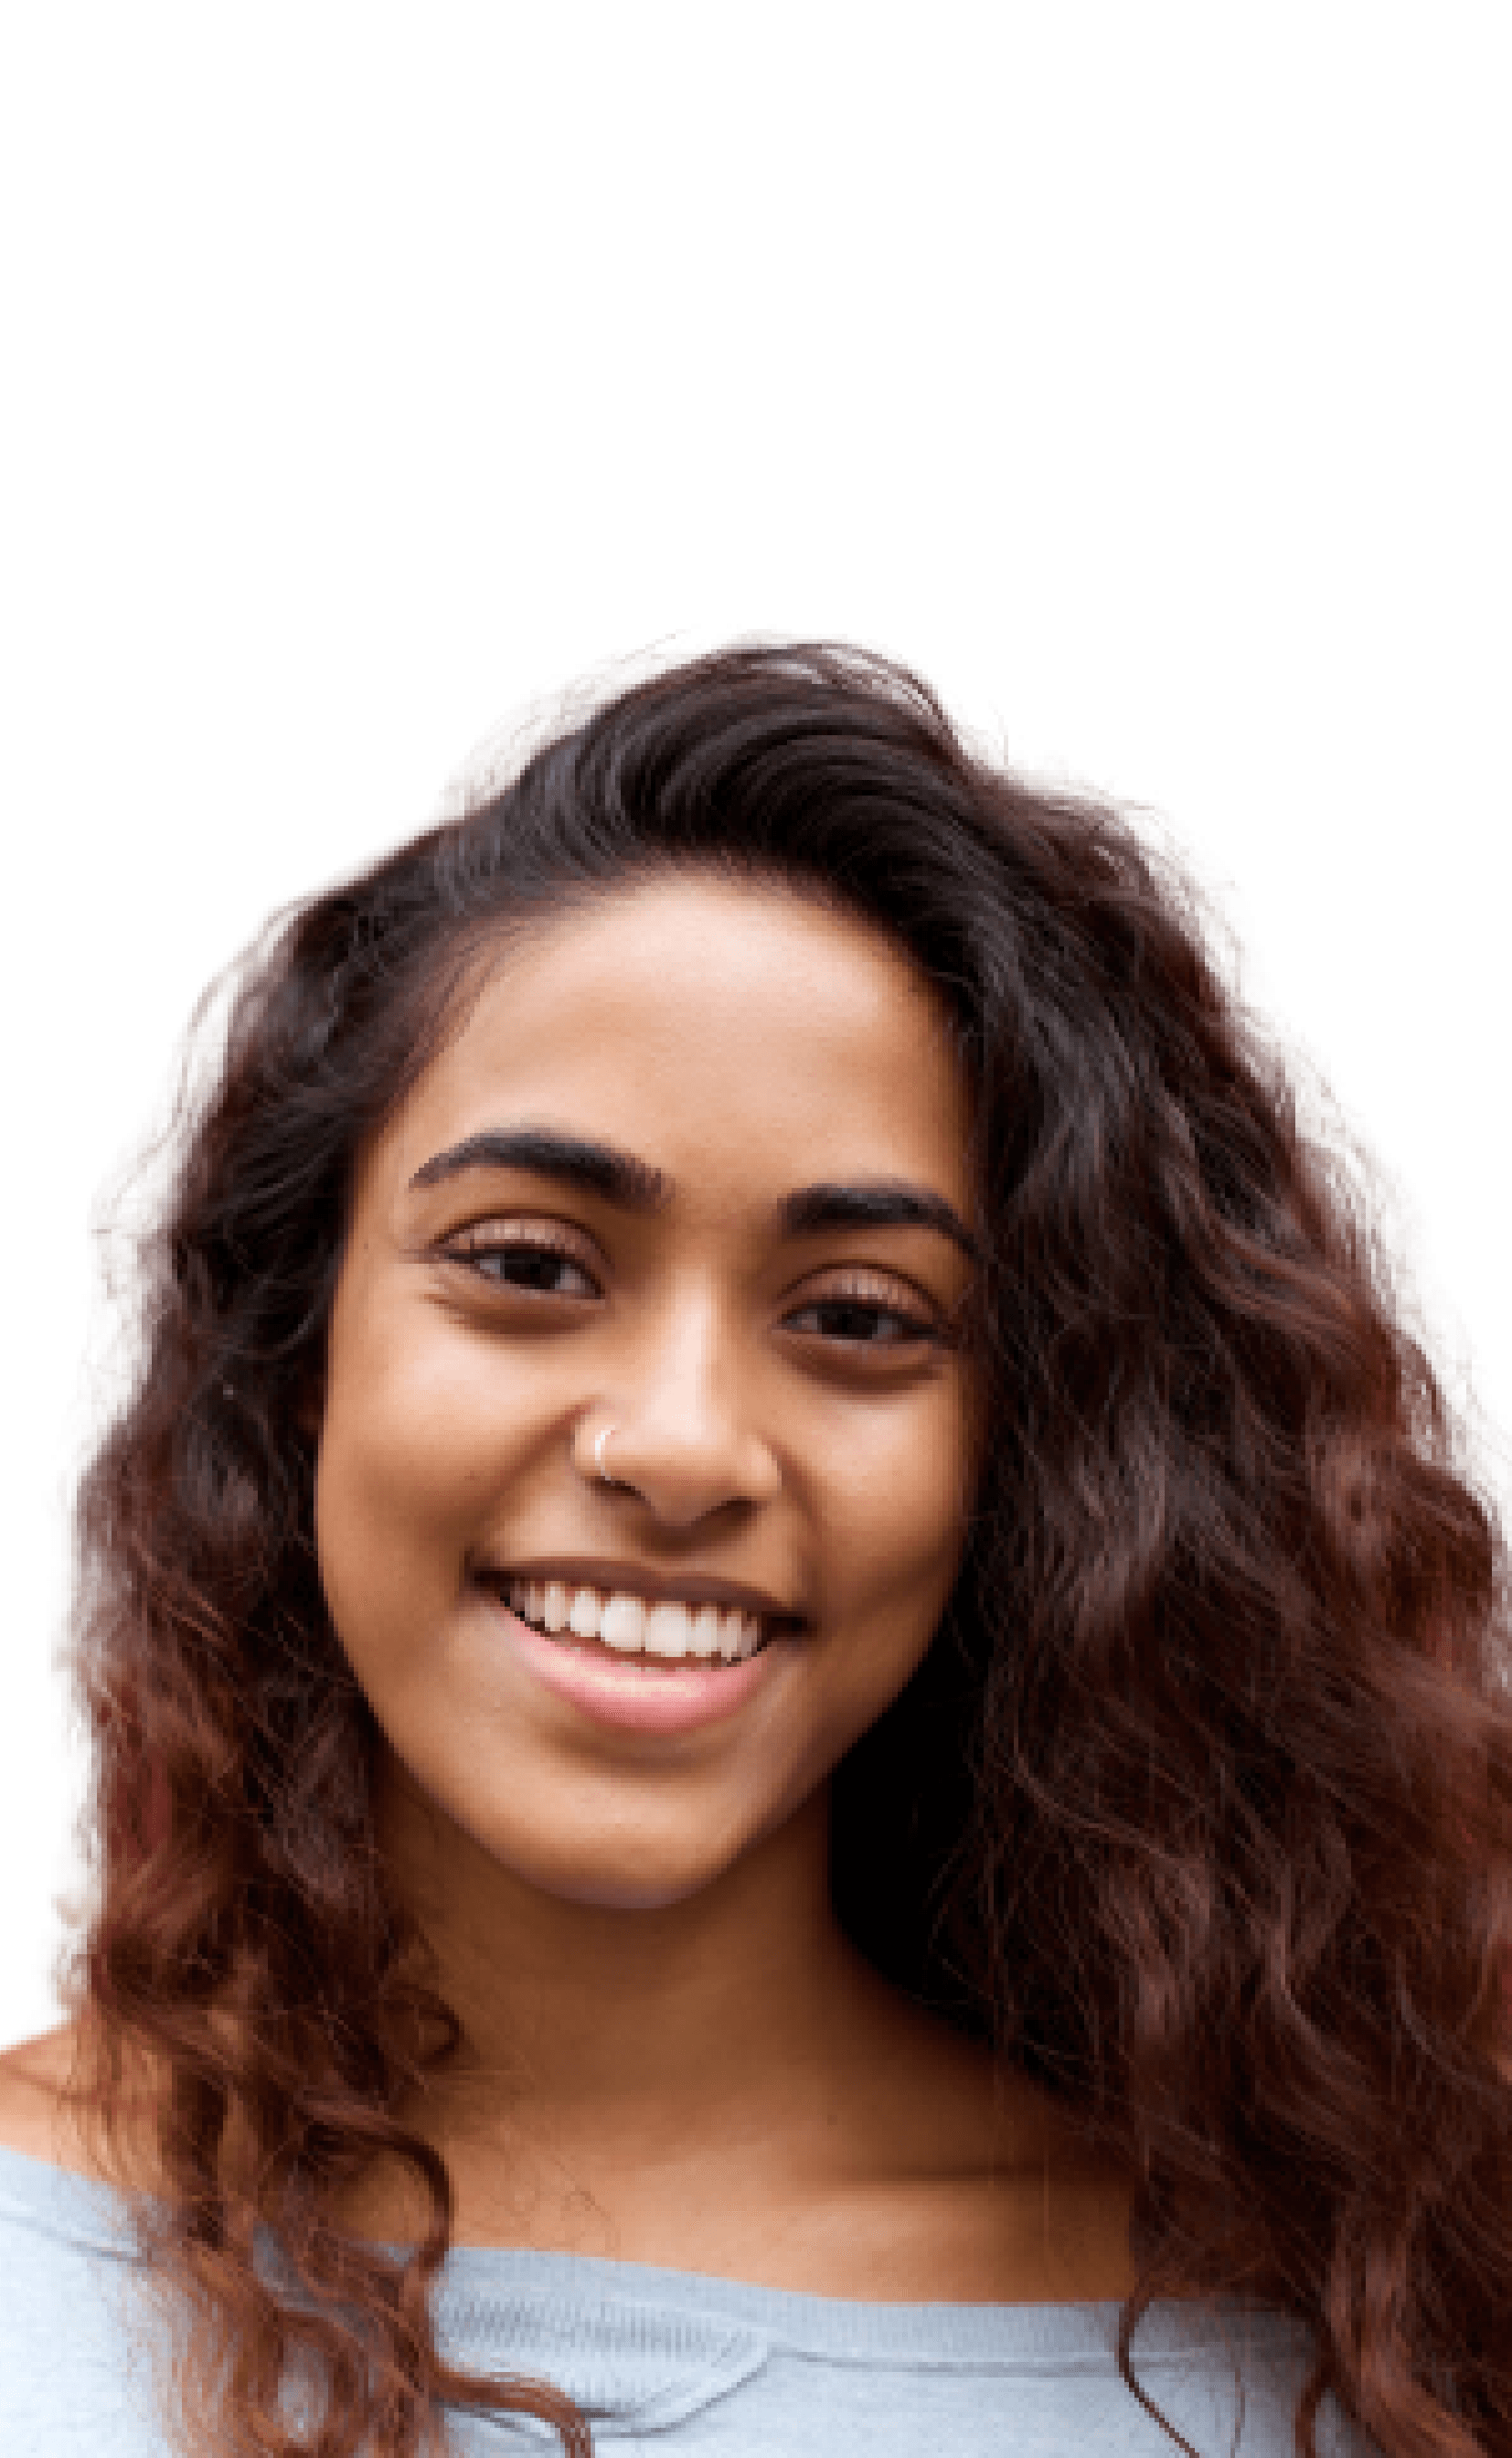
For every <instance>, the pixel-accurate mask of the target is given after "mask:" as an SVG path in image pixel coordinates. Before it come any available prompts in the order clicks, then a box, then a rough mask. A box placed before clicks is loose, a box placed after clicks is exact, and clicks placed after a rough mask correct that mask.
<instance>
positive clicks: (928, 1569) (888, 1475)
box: [823, 1395, 972, 1748]
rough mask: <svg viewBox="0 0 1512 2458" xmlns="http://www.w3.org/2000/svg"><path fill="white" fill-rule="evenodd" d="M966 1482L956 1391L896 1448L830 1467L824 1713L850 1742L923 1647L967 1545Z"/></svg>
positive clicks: (836, 1736)
mask: <svg viewBox="0 0 1512 2458" xmlns="http://www.w3.org/2000/svg"><path fill="white" fill-rule="evenodd" d="M971 1499H972V1485H971V1473H970V1455H969V1447H968V1442H967V1438H966V1432H965V1427H964V1422H963V1410H962V1409H961V1407H960V1406H959V1405H958V1403H957V1402H956V1400H955V1398H954V1396H953V1395H952V1396H951V1397H949V1398H945V1397H943V1396H942V1402H941V1405H940V1406H939V1407H938V1408H936V1409H933V1410H930V1411H927V1412H924V1413H923V1415H922V1420H920V1419H916V1420H915V1422H914V1423H913V1425H912V1426H911V1427H909V1428H908V1429H907V1434H906V1437H905V1439H904V1440H902V1441H901V1442H900V1443H899V1445H898V1446H897V1448H896V1449H893V1450H890V1451H887V1452H885V1453H879V1454H874V1455H872V1456H870V1457H868V1458H867V1459H866V1460H864V1461H858V1462H857V1463H856V1465H855V1468H854V1471H853V1473H852V1474H851V1475H850V1476H849V1477H845V1476H843V1475H841V1474H839V1473H838V1472H837V1473H836V1474H835V1476H834V1478H833V1482H832V1486H831V1495H830V1505H829V1509H828V1510H827V1513H826V1529H825V1533H826V1538H827V1547H826V1550H827V1553H828V1558H829V1566H830V1567H829V1572H828V1575H827V1577H826V1579H825V1581H824V1588H825V1596H824V1604H823V1617H824V1618H825V1619H826V1620H827V1621H828V1622H829V1623H830V1626H831V1628H832V1630H833V1631H834V1633H835V1635H836V1638H837V1642H838V1644H837V1647H836V1652H835V1657H834V1677H833V1681H832V1683H831V1685H829V1698H828V1701H827V1709H828V1712H827V1714H826V1718H825V1721H826V1725H827V1727H828V1731H829V1738H830V1740H831V1743H832V1744H833V1743H834V1742H835V1741H836V1740H839V1744H840V1746H841V1747H842V1748H847V1747H849V1745H850V1743H851V1742H852V1741H853V1740H855V1739H858V1738H859V1736H860V1733H861V1732H862V1731H863V1730H864V1729H865V1727H866V1726H867V1725H868V1724H870V1723H871V1722H873V1721H874V1720H875V1719H876V1718H877V1717H878V1716H880V1714H881V1712H882V1710H883V1708H885V1707H887V1706H888V1705H890V1704H891V1702H892V1700H893V1699H894V1698H896V1697H897V1695H898V1693H899V1691H900V1690H901V1689H902V1687H903V1685H904V1684H905V1682H906V1681H907V1680H908V1678H909V1677H910V1676H911V1674H912V1673H913V1672H914V1671H915V1669H916V1668H917V1666H918V1665H919V1663H920V1662H921V1660H922V1657H923V1656H924V1655H925V1653H926V1652H927V1649H928V1647H929V1644H930V1641H931V1640H932V1638H933V1637H934V1635H935V1632H936V1630H937V1629H938V1627H939V1624H940V1619H941V1616H942V1614H943V1612H944V1609H945V1606H946V1604H947V1602H948V1601H949V1597H950V1592H951V1590H952V1588H953V1587H954V1585H955V1582H956V1576H957V1573H958V1572H959V1570H960V1568H961V1562H962V1557H963V1552H964V1550H965V1542H966V1536H967V1532H968V1527H969V1516H970V1506H971Z"/></svg>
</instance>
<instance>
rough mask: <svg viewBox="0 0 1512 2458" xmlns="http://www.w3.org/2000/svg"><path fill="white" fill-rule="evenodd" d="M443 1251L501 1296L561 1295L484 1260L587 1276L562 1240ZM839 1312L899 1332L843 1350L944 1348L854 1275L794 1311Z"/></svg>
mask: <svg viewBox="0 0 1512 2458" xmlns="http://www.w3.org/2000/svg"><path fill="white" fill-rule="evenodd" d="M442 1251H443V1253H445V1255H447V1256H448V1257H449V1258H450V1259H451V1260H453V1261H456V1262H460V1263H462V1264H463V1265H464V1266H465V1267H466V1269H467V1270H469V1271H472V1272H474V1273H476V1274H477V1277H478V1278H479V1279H480V1280H481V1281H487V1282H488V1283H489V1284H490V1285H491V1286H492V1287H493V1288H495V1289H497V1290H500V1291H503V1290H508V1291H509V1292H510V1294H511V1295H513V1296H516V1297H523V1298H527V1299H532V1298H553V1297H558V1296H560V1295H561V1294H562V1292H561V1291H560V1290H556V1289H537V1288H531V1287H529V1286H528V1284H526V1283H523V1282H520V1281H506V1280H504V1279H502V1278H501V1277H500V1276H498V1275H496V1274H494V1273H492V1272H488V1271H486V1270H485V1269H484V1268H483V1266H484V1263H485V1261H486V1260H487V1258H488V1257H491V1256H499V1255H508V1256H511V1257H514V1256H525V1257H529V1258H532V1259H535V1258H539V1257H542V1256H547V1257H549V1258H550V1259H551V1260H554V1261H558V1262H566V1263H570V1264H571V1265H572V1266H573V1267H574V1269H576V1270H577V1271H579V1272H582V1273H583V1275H584V1278H585V1279H587V1278H588V1277H589V1275H588V1272H587V1267H586V1266H585V1265H584V1264H583V1263H582V1262H581V1261H580V1260H579V1258H578V1255H577V1253H576V1250H575V1249H574V1248H573V1247H572V1246H570V1244H569V1243H568V1242H567V1240H566V1239H555V1238H549V1237H543V1236H539V1235H536V1236H532V1237H530V1238H498V1237H488V1238H487V1239H478V1241H477V1243H476V1244H469V1243H468V1242H467V1240H466V1239H459V1240H457V1241H455V1242H454V1243H453V1244H451V1245H450V1246H447V1247H445V1248H443V1250H442ZM837 1307H839V1308H843V1309H846V1310H848V1311H850V1312H857V1311H860V1312H861V1313H865V1314H869V1315H873V1316H876V1317H880V1318H883V1319H885V1320H886V1321H888V1322H891V1323H899V1324H901V1325H902V1327H903V1328H902V1333H901V1336H900V1337H896V1338H894V1339H891V1340H845V1339H842V1340H841V1341H840V1343H839V1344H840V1345H841V1346H842V1347H845V1348H854V1349H858V1350H860V1349H883V1348H910V1347H913V1346H915V1345H917V1344H919V1343H920V1342H921V1341H928V1342H931V1343H932V1344H934V1345H936V1346H937V1347H938V1346H942V1345H943V1344H944V1335H943V1333H942V1330H941V1329H940V1328H939V1326H938V1325H937V1324H935V1323H930V1322H928V1321H927V1320H926V1319H925V1318H924V1317H923V1316H922V1315H915V1314H910V1313H909V1312H908V1311H907V1309H906V1308H905V1307H902V1306H896V1305H889V1304H887V1303H886V1302H885V1301H884V1300H883V1299H882V1298H880V1296H879V1295H878V1294H877V1291H876V1288H875V1286H868V1284H867V1283H866V1282H865V1281H862V1280H860V1279H858V1278H857V1277H855V1276H854V1275H853V1276H852V1277H851V1278H850V1279H849V1280H848V1281H847V1280H844V1279H842V1281H841V1284H840V1285H839V1287H838V1288H835V1289H830V1290H826V1292H825V1293H824V1295H823V1296H822V1297H817V1298H811V1299H810V1300H809V1302H808V1304H807V1305H805V1306H800V1307H799V1308H798V1309H797V1311H798V1313H799V1314H805V1315H810V1314H818V1313H819V1312H821V1311H828V1310H831V1309H834V1308H837ZM820 1336H822V1335H820Z"/></svg>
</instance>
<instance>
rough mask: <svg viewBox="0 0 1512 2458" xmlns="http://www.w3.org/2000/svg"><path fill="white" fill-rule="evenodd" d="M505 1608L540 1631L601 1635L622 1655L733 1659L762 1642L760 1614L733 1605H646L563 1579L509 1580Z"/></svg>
mask: <svg viewBox="0 0 1512 2458" xmlns="http://www.w3.org/2000/svg"><path fill="white" fill-rule="evenodd" d="M509 1608H510V1611H511V1612H513V1613H517V1614H519V1615H520V1616H521V1618H522V1620H525V1621H533V1622H538V1623H539V1624H540V1625H541V1627H542V1628H543V1629H544V1630H549V1631H557V1630H569V1631H570V1632H571V1633H572V1635H573V1636H574V1637H577V1638H597V1639H601V1640H602V1641H603V1643H604V1645H605V1646H606V1647H612V1648H615V1649H617V1650H618V1651H619V1652H620V1653H621V1654H622V1655H626V1656H638V1655H640V1654H641V1653H642V1651H644V1652H645V1654H646V1655H648V1656H722V1657H723V1658H724V1660H725V1662H726V1663H734V1662H735V1658H736V1657H737V1656H754V1655H755V1654H756V1649H757V1647H758V1646H759V1645H760V1643H761V1623H760V1620H759V1617H758V1616H757V1615H756V1614H748V1613H742V1612H741V1611H740V1610H739V1608H738V1606H732V1607H731V1608H730V1609H729V1610H728V1611H721V1609H720V1607H719V1606H718V1605H678V1604H654V1605H648V1604H647V1603H646V1601H645V1598H644V1597H642V1596H632V1595H628V1594H622V1593H618V1592H616V1593H614V1594H610V1593H609V1592H608V1591H607V1590H606V1589H603V1588H577V1587H569V1586H568V1585H567V1583H566V1582H565V1580H562V1579H511V1580H510V1581H509Z"/></svg>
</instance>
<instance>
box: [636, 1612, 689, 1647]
mask: <svg viewBox="0 0 1512 2458" xmlns="http://www.w3.org/2000/svg"><path fill="white" fill-rule="evenodd" d="M641 1645H642V1646H643V1647H644V1649H645V1651H646V1653H647V1655H648V1656H687V1655H689V1654H690V1653H691V1651H692V1648H693V1615H692V1614H691V1613H690V1612H689V1610H688V1608H687V1606H686V1605H652V1609H651V1611H650V1613H649V1614H647V1615H646V1628H645V1630H644V1632H643V1633H642V1635H641Z"/></svg>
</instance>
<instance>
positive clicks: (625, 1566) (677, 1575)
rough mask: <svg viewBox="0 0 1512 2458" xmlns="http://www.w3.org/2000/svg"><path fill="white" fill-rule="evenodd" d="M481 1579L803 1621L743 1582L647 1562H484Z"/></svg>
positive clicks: (576, 1557) (574, 1557)
mask: <svg viewBox="0 0 1512 2458" xmlns="http://www.w3.org/2000/svg"><path fill="white" fill-rule="evenodd" d="M479 1575H480V1577H482V1578H486V1579H490V1580H497V1581H504V1580H507V1579H533V1580H543V1581H544V1580H547V1579H559V1580H560V1581H561V1582H562V1584H563V1585H564V1586H565V1587H569V1588H574V1587H575V1588H602V1589H603V1591H604V1593H605V1594H606V1595H634V1596H645V1597H647V1598H648V1599H649V1600H650V1601H651V1602H652V1604H687V1605H724V1606H726V1607H728V1606H731V1605H735V1606H738V1608H739V1609H740V1611H741V1612H742V1613H749V1614H758V1615H759V1616H760V1618H761V1619H762V1620H763V1621H801V1619H802V1618H803V1616H802V1614H799V1613H798V1612H797V1610H796V1609H795V1607H793V1606H792V1605H785V1604H783V1603H782V1602H781V1601H780V1599H779V1598H778V1597H777V1596H773V1595H769V1594H767V1593H766V1590H765V1589H764V1588H753V1587H748V1586H747V1585H746V1583H745V1581H744V1580H742V1579H714V1578H702V1577H700V1576H698V1575H697V1574H696V1573H694V1572H691V1571H690V1572H686V1573H685V1572H681V1571H671V1572H670V1571H652V1570H651V1569H649V1568H648V1567H647V1565H646V1564H645V1563H644V1562H610V1561H606V1560H604V1559H603V1558H602V1556H599V1555H592V1554H586V1553H574V1554H564V1553H554V1554H552V1555H551V1556H550V1558H549V1560H546V1561H523V1562H484V1563H482V1564H480V1565H479Z"/></svg>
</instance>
